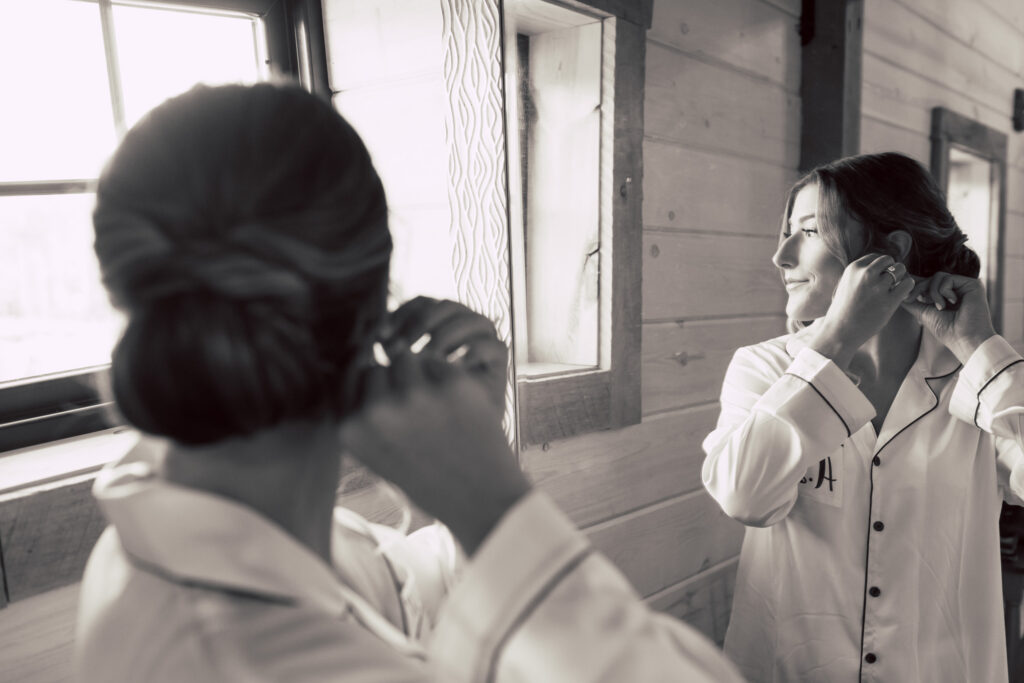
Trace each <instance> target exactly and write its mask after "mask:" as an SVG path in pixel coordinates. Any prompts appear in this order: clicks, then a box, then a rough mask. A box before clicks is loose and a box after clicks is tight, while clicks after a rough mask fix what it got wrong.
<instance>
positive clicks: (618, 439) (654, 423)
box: [519, 404, 718, 526]
mask: <svg viewBox="0 0 1024 683" xmlns="http://www.w3.org/2000/svg"><path fill="white" fill-rule="evenodd" d="M717 419H718V405H717V404H715V405H711V406H701V407H698V408H693V409H691V410H685V411H679V412H674V413H667V414H662V415H658V416H656V417H652V418H648V419H646V420H644V421H643V422H642V423H641V424H638V425H634V426H632V427H627V428H625V429H618V430H615V431H611V432H601V433H596V434H587V435H585V436H581V437H577V438H574V439H567V440H565V441H553V442H551V443H550V444H549V445H548V448H546V449H545V448H542V447H537V446H534V447H529V448H523V449H521V451H520V454H519V457H520V463H521V465H522V467H523V470H524V471H525V472H526V473H527V474H528V475H529V477H530V478H531V479H532V480H533V482H534V483H535V484H536V485H537V487H538V488H539V489H540V490H542V491H544V492H545V493H547V494H548V495H549V496H551V497H552V499H554V501H555V502H556V503H557V504H558V505H559V507H561V508H562V510H564V511H565V513H566V514H567V515H569V517H570V518H571V519H572V521H573V522H575V523H576V524H577V525H579V526H590V525H593V524H597V523H600V522H602V521H605V520H609V519H612V518H614V517H618V516H620V515H623V514H627V513H629V512H631V511H633V510H636V509H639V508H642V507H644V506H646V505H650V504H652V503H656V502H658V501H661V500H666V499H668V498H671V497H672V496H676V495H679V494H681V493H686V492H689V491H695V490H697V489H699V488H700V487H701V482H700V468H701V464H702V463H703V461H704V452H703V451H702V450H701V442H702V441H703V440H704V437H705V436H707V435H708V434H709V433H710V432H711V430H712V429H714V427H715V421H716V420H717Z"/></svg>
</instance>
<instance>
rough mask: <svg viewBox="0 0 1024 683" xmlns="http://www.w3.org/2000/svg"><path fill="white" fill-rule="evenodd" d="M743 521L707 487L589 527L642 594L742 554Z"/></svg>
mask: <svg viewBox="0 0 1024 683" xmlns="http://www.w3.org/2000/svg"><path fill="white" fill-rule="evenodd" d="M743 529H744V527H743V525H742V524H740V523H739V522H737V521H735V520H733V519H730V518H729V517H726V516H725V514H724V513H723V512H722V510H721V508H719V507H718V504H717V503H716V502H715V501H714V500H713V499H712V498H711V496H709V495H708V494H707V493H706V492H704V491H703V490H700V491H695V492H694V493H692V494H687V495H686V496H683V497H681V498H675V499H672V500H670V501H666V502H664V503H659V504H657V505H652V506H651V507H649V508H645V509H643V510H640V511H638V512H634V513H631V514H629V515H626V516H624V517H622V518H619V519H615V520H612V521H610V522H606V523H604V524H601V525H598V526H595V527H591V528H590V529H587V530H586V534H587V536H589V537H590V540H591V541H592V542H593V544H594V546H595V547H596V548H597V549H598V550H600V551H601V552H602V553H604V554H605V555H607V556H608V557H609V558H610V559H611V560H612V562H614V563H615V564H616V565H617V566H618V567H619V568H620V569H621V570H622V571H623V573H625V575H626V576H627V577H628V578H629V580H630V581H631V582H632V584H633V586H634V587H635V588H636V589H637V591H639V592H640V594H641V595H651V594H652V593H655V592H657V591H659V590H661V589H663V588H665V587H667V586H671V585H673V584H675V583H678V582H680V581H682V580H684V579H686V578H688V577H690V576H693V575H694V574H696V573H698V572H700V571H702V570H704V569H706V568H708V567H711V566H712V565H715V564H718V563H719V562H722V561H723V560H726V559H728V558H730V557H733V556H734V555H736V554H738V553H739V550H740V544H741V543H742V542H743Z"/></svg>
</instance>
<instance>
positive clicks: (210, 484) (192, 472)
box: [161, 422, 341, 562]
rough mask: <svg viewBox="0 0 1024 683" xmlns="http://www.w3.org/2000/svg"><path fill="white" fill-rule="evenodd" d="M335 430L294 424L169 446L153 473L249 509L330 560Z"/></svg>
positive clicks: (336, 451)
mask: <svg viewBox="0 0 1024 683" xmlns="http://www.w3.org/2000/svg"><path fill="white" fill-rule="evenodd" d="M336 432H337V430H336V429H335V428H334V426H333V425H331V424H328V423H314V422H302V423H299V422H295V423H288V424H284V425H279V426H277V427H273V428H271V429H267V430H263V431H261V432H258V433H256V434H254V435H251V436H248V437H243V438H233V439H225V440H224V441H219V442H217V443H214V444H209V445H203V446H183V445H181V444H171V445H170V447H169V448H168V450H167V455H166V457H165V459H164V460H163V465H162V469H161V474H162V476H163V477H164V478H165V479H167V480H168V481H170V482H173V483H175V484H179V485H181V486H188V487H190V488H194V489H200V490H203V491H208V492H210V493H213V494H216V495H219V496H224V497H225V498H229V499H231V500H234V501H236V502H238V503H241V504H243V505H246V506H248V507H250V508H252V509H253V510H255V511H256V512H258V513H260V514H261V515H263V516H264V517H266V518H268V519H270V520H271V521H273V522H275V523H276V524H277V525H278V526H280V527H282V528H283V529H284V530H285V531H287V532H288V533H290V534H291V535H292V536H293V537H295V538H296V539H298V540H299V542H301V543H302V544H303V545H306V546H307V547H309V548H310V549H311V550H313V552H315V553H316V554H317V555H319V556H320V557H321V558H323V559H324V560H325V561H327V562H330V557H331V523H332V511H333V509H334V504H335V496H336V491H337V487H338V476H339V470H340V465H341V463H340V461H341V447H340V446H339V444H338V440H337V436H336Z"/></svg>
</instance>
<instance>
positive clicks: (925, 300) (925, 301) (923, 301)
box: [917, 294, 928, 304]
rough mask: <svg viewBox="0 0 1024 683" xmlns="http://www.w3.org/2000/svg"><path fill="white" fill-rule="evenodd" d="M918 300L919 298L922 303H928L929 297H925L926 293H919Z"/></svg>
mask: <svg viewBox="0 0 1024 683" xmlns="http://www.w3.org/2000/svg"><path fill="white" fill-rule="evenodd" d="M917 300H918V301H919V302H921V303H922V304H926V303H928V299H925V298H924V294H918V295H917Z"/></svg>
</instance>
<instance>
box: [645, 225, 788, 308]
mask: <svg viewBox="0 0 1024 683" xmlns="http://www.w3.org/2000/svg"><path fill="white" fill-rule="evenodd" d="M776 247H777V241H776V239H775V238H774V237H769V238H760V237H737V236H732V235H707V234H687V233H674V232H651V231H648V232H645V234H644V282H643V287H644V299H643V302H644V303H643V306H644V319H645V320H649V321H656V320H660V321H664V320H685V319H689V318H699V317H709V316H717V317H726V316H741V315H775V314H779V313H781V312H782V311H784V310H785V302H786V292H785V289H784V288H783V286H782V281H781V279H780V278H779V272H778V269H776V268H775V266H774V265H773V264H772V261H771V258H772V254H773V253H774V252H775V249H776Z"/></svg>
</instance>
